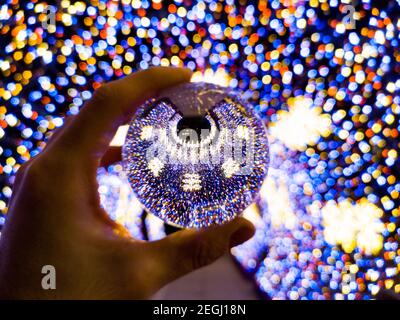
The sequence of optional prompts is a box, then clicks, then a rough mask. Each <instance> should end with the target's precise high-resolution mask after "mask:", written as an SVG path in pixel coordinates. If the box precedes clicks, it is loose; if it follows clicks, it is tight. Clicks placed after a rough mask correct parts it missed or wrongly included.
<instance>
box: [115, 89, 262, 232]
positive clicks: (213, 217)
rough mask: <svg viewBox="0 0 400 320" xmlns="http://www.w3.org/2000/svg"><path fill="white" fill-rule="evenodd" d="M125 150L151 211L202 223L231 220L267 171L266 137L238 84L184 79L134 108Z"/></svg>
mask: <svg viewBox="0 0 400 320" xmlns="http://www.w3.org/2000/svg"><path fill="white" fill-rule="evenodd" d="M122 157H123V167H124V170H125V171H126V173H127V177H128V180H129V182H130V185H131V186H132V189H133V191H134V193H135V194H136V196H137V197H138V199H139V201H140V202H141V203H142V204H143V205H144V207H145V208H146V209H147V210H148V211H149V212H151V213H153V214H154V215H156V216H158V217H159V218H161V219H163V220H164V221H165V222H167V223H169V224H172V225H175V226H178V227H187V228H201V227H206V226H210V225H214V224H223V223H225V222H227V221H229V220H232V219H233V218H234V217H236V216H237V215H239V214H241V212H242V211H243V210H244V209H245V208H246V207H247V206H249V205H250V204H251V203H253V202H254V201H255V199H256V197H257V196H258V191H259V188H260V186H261V184H262V182H263V180H264V178H265V177H266V175H267V169H268V141H267V135H266V129H265V126H264V124H263V123H262V121H261V120H260V119H259V118H257V116H256V115H255V114H254V111H253V108H252V106H251V105H249V104H248V102H247V101H245V100H244V99H243V98H242V94H241V93H240V92H238V91H234V90H232V89H229V88H223V87H220V86H217V85H214V84H209V83H185V84H181V85H178V86H176V87H173V88H169V89H166V90H164V91H163V92H161V93H160V94H159V95H158V96H157V97H154V98H152V99H150V100H148V101H147V102H145V103H144V104H143V105H142V106H141V107H140V108H138V110H137V112H136V114H135V116H134V117H133V119H132V121H131V123H130V126H129V130H128V134H127V137H126V141H125V144H124V146H123V151H122Z"/></svg>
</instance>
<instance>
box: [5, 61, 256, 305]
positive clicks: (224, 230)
mask: <svg viewBox="0 0 400 320" xmlns="http://www.w3.org/2000/svg"><path fill="white" fill-rule="evenodd" d="M190 77H191V73H190V71H189V70H187V69H180V68H161V67H159V68H152V69H149V70H146V71H140V72H137V73H134V74H132V75H130V76H128V77H126V78H124V79H122V80H117V81H114V82H109V83H107V84H105V85H103V86H101V87H100V88H99V89H98V90H96V91H95V94H94V96H93V98H92V99H91V100H90V101H89V102H87V103H86V104H85V106H84V107H83V108H82V110H81V112H80V113H79V115H77V116H74V117H71V118H70V119H69V120H68V121H67V123H66V125H64V126H63V128H62V129H61V130H59V131H58V132H56V133H55V135H54V136H53V137H52V139H50V141H49V143H48V145H47V147H46V148H45V150H44V151H43V152H42V153H41V154H40V155H38V156H37V157H35V158H34V159H32V160H31V161H29V162H27V163H25V164H23V165H22V167H21V168H20V169H19V171H18V174H17V177H16V180H15V184H14V189H13V197H12V199H11V202H10V207H9V212H8V215H7V221H6V224H5V226H4V229H3V230H2V235H1V238H0V298H3V299H145V298H148V297H150V296H151V295H153V294H154V293H155V292H156V291H158V290H159V289H160V288H161V287H163V286H164V285H166V284H167V283H169V282H171V281H173V280H174V279H176V278H178V277H180V276H183V275H185V274H187V273H189V272H191V271H193V270H195V269H198V268H200V267H203V266H205V265H207V264H210V263H212V262H213V261H215V260H216V259H217V258H219V257H220V256H222V255H223V254H224V253H226V252H227V251H228V250H229V248H231V247H232V246H235V245H238V244H240V243H242V242H244V241H246V240H248V239H249V238H250V237H251V236H252V235H253V234H254V227H253V225H252V224H251V223H250V222H249V221H247V220H245V219H243V218H237V219H235V220H233V221H231V222H229V223H227V224H224V225H222V226H215V227H210V228H207V229H201V230H189V229H188V230H182V231H179V232H176V233H174V234H172V235H170V236H168V237H166V238H164V239H162V240H159V241H154V242H144V241H139V240H135V239H133V238H131V237H130V236H129V235H128V233H127V231H126V230H125V229H124V228H123V227H122V226H120V225H118V224H116V223H115V222H113V221H112V220H110V218H109V217H108V215H107V214H106V212H105V211H104V210H103V209H102V208H101V207H100V202H99V196H98V192H97V187H98V185H97V182H96V170H97V168H98V166H99V165H100V163H103V162H104V157H103V156H104V155H105V154H107V155H108V156H107V157H108V158H109V157H110V154H113V153H114V154H115V151H113V152H111V153H110V151H109V147H108V146H109V142H110V141H111V139H112V137H113V136H114V134H115V132H116V130H117V128H118V126H120V125H122V124H124V123H126V122H127V121H128V120H129V119H130V118H131V117H132V115H133V113H134V112H135V109H136V107H137V106H138V105H140V104H141V103H142V102H143V101H144V100H146V99H147V98H149V97H151V96H153V95H155V94H157V92H158V91H160V90H162V89H164V88H166V87H169V86H174V85H177V84H179V83H182V82H185V81H189V79H190ZM102 159H103V162H102ZM109 160H110V159H108V160H107V161H106V162H108V161H109ZM44 265H53V266H54V267H55V269H56V289H55V290H43V289H42V286H41V281H42V278H43V276H44V274H42V273H41V270H42V267H43V266H44Z"/></svg>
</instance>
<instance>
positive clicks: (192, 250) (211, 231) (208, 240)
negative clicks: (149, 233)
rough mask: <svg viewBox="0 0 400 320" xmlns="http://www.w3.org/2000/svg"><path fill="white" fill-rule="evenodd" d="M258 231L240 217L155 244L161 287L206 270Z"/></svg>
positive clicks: (176, 235) (154, 253)
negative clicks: (203, 269)
mask: <svg viewBox="0 0 400 320" xmlns="http://www.w3.org/2000/svg"><path fill="white" fill-rule="evenodd" d="M254 232H255V229H254V226H253V224H252V223H251V222H250V221H248V220H246V219H244V218H237V219H235V220H233V221H231V222H229V223H227V224H224V225H222V226H212V227H209V228H206V229H200V230H194V229H186V230H182V231H178V232H175V233H173V234H172V235H170V236H168V237H166V238H164V239H162V240H159V241H156V242H153V243H152V245H151V246H152V248H151V249H150V250H151V251H153V252H152V253H153V257H156V259H157V262H158V263H157V265H158V268H157V269H158V270H157V271H156V272H154V273H153V274H157V275H158V277H157V278H158V280H159V285H160V287H161V286H163V285H165V284H167V283H168V282H171V281H173V280H175V279H177V278H179V277H181V276H183V275H185V274H187V273H189V272H191V271H193V270H196V269H199V268H201V267H204V266H206V265H208V264H210V263H212V262H214V261H215V260H217V259H218V258H219V257H221V256H222V255H223V254H224V253H226V252H227V251H228V250H229V249H230V248H232V247H234V246H237V245H239V244H241V243H243V242H245V241H246V240H248V239H250V238H251V237H252V236H253V234H254Z"/></svg>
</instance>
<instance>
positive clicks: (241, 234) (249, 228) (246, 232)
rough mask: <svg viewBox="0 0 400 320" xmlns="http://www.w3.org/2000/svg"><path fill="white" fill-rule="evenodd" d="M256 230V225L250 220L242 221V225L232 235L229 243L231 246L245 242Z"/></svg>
mask: <svg viewBox="0 0 400 320" xmlns="http://www.w3.org/2000/svg"><path fill="white" fill-rule="evenodd" d="M254 232H255V228H254V225H253V224H252V223H251V222H250V221H246V222H243V223H242V226H240V227H239V229H237V230H236V231H235V232H234V233H233V234H232V235H231V237H230V241H229V243H230V244H229V245H230V247H231V248H232V247H235V246H238V245H239V244H242V243H243V242H246V241H247V240H249V239H250V238H251V237H253V235H254Z"/></svg>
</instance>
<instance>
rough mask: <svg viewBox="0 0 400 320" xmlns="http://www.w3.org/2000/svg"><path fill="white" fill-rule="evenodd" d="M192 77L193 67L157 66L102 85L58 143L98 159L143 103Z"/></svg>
mask: <svg viewBox="0 0 400 320" xmlns="http://www.w3.org/2000/svg"><path fill="white" fill-rule="evenodd" d="M190 77H191V71H190V70H189V69H186V68H167V67H154V68H150V69H147V70H143V71H139V72H136V73H133V74H131V75H129V76H127V77H125V78H124V79H120V80H116V81H112V82H109V83H106V84H105V85H102V86H101V87H100V88H99V89H97V90H96V91H95V93H94V95H93V98H92V99H90V100H89V101H88V102H87V103H85V105H84V106H83V108H82V110H81V111H80V112H79V114H78V115H77V116H76V117H75V119H74V120H73V122H72V123H71V124H70V126H68V128H66V130H64V131H63V133H62V134H61V136H60V137H59V138H58V139H57V141H56V142H55V145H56V146H55V147H56V148H57V147H61V148H64V149H66V150H71V149H73V150H74V153H75V154H80V155H83V156H87V157H88V159H92V160H99V159H100V158H101V156H102V155H103V154H104V153H105V152H106V150H107V149H108V145H109V143H110V141H111V140H112V138H113V136H114V134H115V132H116V130H117V128H118V127H119V126H120V125H122V124H123V123H124V122H126V121H125V120H126V119H127V118H128V117H131V116H132V115H133V113H134V112H135V110H136V109H137V107H138V106H139V105H140V104H141V103H143V102H144V101H145V100H147V99H148V98H150V97H151V96H154V95H156V94H157V93H158V92H159V91H160V90H162V89H164V88H167V87H171V86H174V85H177V84H179V83H182V82H185V81H189V80H190Z"/></svg>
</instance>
